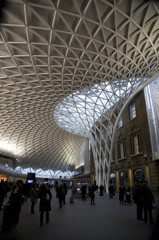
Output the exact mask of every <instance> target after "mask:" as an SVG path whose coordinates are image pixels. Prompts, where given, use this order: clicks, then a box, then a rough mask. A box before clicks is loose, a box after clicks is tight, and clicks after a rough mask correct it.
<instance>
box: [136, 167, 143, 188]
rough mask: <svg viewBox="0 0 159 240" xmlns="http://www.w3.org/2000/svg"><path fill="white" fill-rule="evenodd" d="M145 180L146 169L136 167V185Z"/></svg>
mask: <svg viewBox="0 0 159 240" xmlns="http://www.w3.org/2000/svg"><path fill="white" fill-rule="evenodd" d="M144 180H145V174H144V169H142V168H140V169H135V170H134V185H136V184H138V183H142V182H143V181H144Z"/></svg>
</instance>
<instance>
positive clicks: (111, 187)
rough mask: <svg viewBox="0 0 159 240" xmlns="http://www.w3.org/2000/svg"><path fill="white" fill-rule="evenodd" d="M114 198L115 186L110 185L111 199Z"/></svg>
mask: <svg viewBox="0 0 159 240" xmlns="http://www.w3.org/2000/svg"><path fill="white" fill-rule="evenodd" d="M113 196H114V188H113V185H112V184H110V185H109V198H110V199H111V198H113Z"/></svg>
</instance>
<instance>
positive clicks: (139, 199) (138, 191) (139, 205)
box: [133, 183, 143, 221]
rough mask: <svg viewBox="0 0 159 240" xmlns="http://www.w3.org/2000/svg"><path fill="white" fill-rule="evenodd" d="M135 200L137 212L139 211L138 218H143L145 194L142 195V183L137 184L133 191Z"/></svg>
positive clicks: (140, 219)
mask: <svg viewBox="0 0 159 240" xmlns="http://www.w3.org/2000/svg"><path fill="white" fill-rule="evenodd" d="M133 201H134V203H135V204H136V213H137V220H139V221H142V220H143V216H142V215H143V196H142V185H141V184H139V183H138V184H137V185H136V186H135V189H134V193H133Z"/></svg>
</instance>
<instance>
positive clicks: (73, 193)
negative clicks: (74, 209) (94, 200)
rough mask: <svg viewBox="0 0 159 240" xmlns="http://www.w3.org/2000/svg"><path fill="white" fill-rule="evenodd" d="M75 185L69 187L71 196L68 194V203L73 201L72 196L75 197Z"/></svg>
mask: <svg viewBox="0 0 159 240" xmlns="http://www.w3.org/2000/svg"><path fill="white" fill-rule="evenodd" d="M76 191H77V190H76V185H73V186H72V189H71V196H70V203H74V198H75V194H76Z"/></svg>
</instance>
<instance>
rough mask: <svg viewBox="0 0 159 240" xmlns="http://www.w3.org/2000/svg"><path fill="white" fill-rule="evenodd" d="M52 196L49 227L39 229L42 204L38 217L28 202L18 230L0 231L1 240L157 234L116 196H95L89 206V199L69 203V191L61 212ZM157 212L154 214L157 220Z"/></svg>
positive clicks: (138, 238) (127, 239) (143, 239)
mask: <svg viewBox="0 0 159 240" xmlns="http://www.w3.org/2000/svg"><path fill="white" fill-rule="evenodd" d="M52 194H53V199H52V210H51V212H50V219H51V221H50V223H49V224H46V223H45V224H44V226H43V227H40V224H39V211H38V207H39V204H38V203H37V204H36V206H35V214H30V200H29V199H28V201H27V202H25V203H24V204H23V205H22V211H21V213H20V221H19V224H18V226H17V229H16V230H14V231H11V232H4V231H1V232H0V240H3V239H4V240H5V239H10V240H15V239H17V240H65V239H66V240H67V239H68V240H74V239H76V240H89V239H90V240H117V239H119V240H120V239H121V240H150V239H151V235H152V233H153V232H154V229H155V224H149V223H148V224H145V223H144V222H142V221H141V222H140V221H137V220H136V205H134V204H133V205H132V206H128V205H120V204H119V201H118V195H117V194H116V196H115V197H114V199H109V197H108V195H107V194H105V195H104V196H98V194H97V193H96V197H95V203H96V204H95V205H91V204H90V199H89V198H88V197H87V200H86V201H82V200H81V198H79V197H78V198H76V199H75V203H74V204H70V203H69V200H68V199H69V196H70V191H69V192H68V195H67V199H66V203H67V204H66V205H64V206H63V207H62V209H60V208H59V205H58V199H57V198H56V197H55V191H54V189H53V190H52ZM157 210H158V207H157ZM156 213H157V211H153V214H154V218H155V219H156ZM0 223H2V212H0ZM154 239H155V238H153V240H154ZM156 239H157V238H156Z"/></svg>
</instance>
